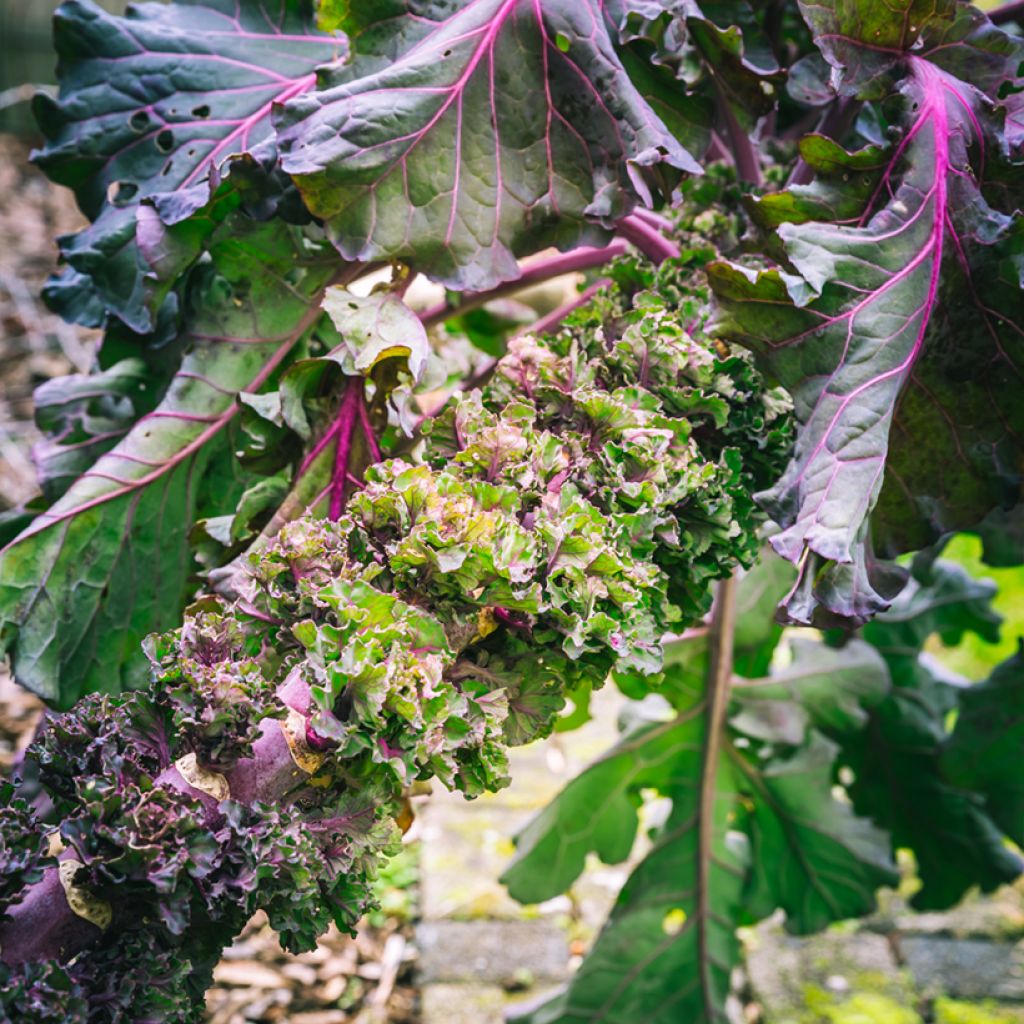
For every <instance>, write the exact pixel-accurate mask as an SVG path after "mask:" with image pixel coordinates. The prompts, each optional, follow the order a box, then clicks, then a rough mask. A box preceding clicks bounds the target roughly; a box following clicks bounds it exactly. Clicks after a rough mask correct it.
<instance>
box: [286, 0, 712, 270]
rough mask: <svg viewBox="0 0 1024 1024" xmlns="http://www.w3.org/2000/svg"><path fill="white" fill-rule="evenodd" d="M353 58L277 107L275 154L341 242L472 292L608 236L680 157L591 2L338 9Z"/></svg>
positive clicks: (692, 169)
mask: <svg viewBox="0 0 1024 1024" xmlns="http://www.w3.org/2000/svg"><path fill="white" fill-rule="evenodd" d="M332 17H333V20H332V22H331V23H332V24H340V25H341V26H342V27H343V28H344V29H345V31H346V32H348V33H349V36H350V39H351V45H352V49H353V54H354V56H353V59H352V61H351V62H350V63H349V64H347V65H345V66H343V67H338V68H335V69H326V70H324V71H323V72H322V73H321V77H320V80H319V82H318V86H317V90H316V91H315V92H313V93H310V94H308V95H305V96H298V97H296V98H295V99H293V100H291V101H290V102H289V103H287V104H286V105H285V107H284V110H283V113H282V116H281V117H280V119H279V123H278V133H279V137H280V144H281V149H282V154H283V158H282V166H283V168H284V170H285V171H286V172H287V173H288V174H289V175H291V177H292V178H293V179H294V181H295V182H296V184H297V185H298V187H299V190H300V191H301V193H302V196H303V198H304V199H305V202H306V205H307V206H308V207H309V209H310V210H311V211H312V212H313V213H314V214H315V215H316V216H318V217H321V218H323V219H324V220H325V222H326V224H327V228H328V231H329V232H330V234H331V237H332V238H333V240H334V242H335V244H336V245H337V246H338V248H339V249H340V251H341V252H342V254H343V255H345V257H346V258H348V259H353V260H375V259H382V258H385V259H401V260H405V261H408V262H410V263H412V264H414V265H415V267H416V269H418V270H421V271H424V272H427V273H430V274H431V275H432V276H434V277H437V278H438V279H439V280H441V281H443V282H445V283H446V284H448V285H450V286H452V287H456V288H460V289H473V290H479V289H483V288H487V287H490V286H492V285H494V284H497V283H498V282H499V281H502V280H507V279H510V278H512V277H515V276H516V275H517V274H518V267H517V264H516V257H517V256H520V255H523V254H525V253H527V252H529V251H533V250H536V249H541V248H544V247H545V246H549V245H557V246H559V247H560V248H562V249H565V248H569V247H570V246H573V245H577V244H580V243H583V242H599V241H604V240H605V239H607V237H608V233H607V229H608V228H610V227H611V226H612V225H613V224H614V222H615V221H616V220H617V219H619V218H620V217H623V216H625V215H626V214H628V213H629V212H630V210H631V209H632V208H633V207H634V206H635V205H636V204H637V203H643V204H646V205H650V204H651V203H652V202H654V201H655V198H656V197H657V196H663V197H669V196H671V194H672V192H673V189H674V187H675V185H676V183H677V182H678V180H679V176H680V173H681V172H688V173H697V172H699V170H700V168H699V166H698V165H697V163H696V161H695V160H694V159H693V157H692V156H691V155H690V154H689V153H688V152H687V151H686V150H685V149H683V147H682V146H681V145H680V144H679V142H677V141H676V139H675V138H674V137H673V136H672V134H671V132H670V131H669V130H668V129H667V128H666V126H665V124H664V122H663V121H662V120H661V118H660V117H658V115H657V114H656V113H655V112H654V110H653V109H652V108H651V107H650V106H649V105H648V103H647V102H646V101H645V100H644V98H643V96H642V95H641V94H640V92H639V91H638V90H637V88H636V87H635V86H634V85H633V83H632V82H631V80H630V78H629V75H628V74H627V73H626V71H625V69H624V68H623V66H622V63H621V61H620V58H619V56H618V54H617V52H616V48H615V42H616V37H617V32H616V29H615V26H614V25H612V24H610V23H609V21H608V19H607V16H606V14H605V12H604V9H603V4H601V3H599V2H597V0H544V2H543V3H539V2H533V0H472V2H469V3H463V4H459V5H456V6H455V7H454V8H453V6H452V5H451V4H450V3H446V2H440V0H436V2H434V0H432V2H427V3H422V4H418V5H417V7H416V11H415V13H414V12H412V11H409V10H408V9H406V8H405V7H404V6H402V5H396V4H395V3H393V2H391V0H367V2H366V3H361V4H359V5H358V6H355V5H342V12H341V13H340V14H336V15H332Z"/></svg>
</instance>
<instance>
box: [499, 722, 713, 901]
mask: <svg viewBox="0 0 1024 1024" xmlns="http://www.w3.org/2000/svg"><path fill="white" fill-rule="evenodd" d="M698 713H699V712H698ZM691 731H692V730H690V729H688V728H685V727H681V726H680V725H679V723H677V722H674V721H673V722H668V723H664V722H662V723H657V724H653V725H648V726H646V727H644V728H642V729H639V730H636V731H634V732H633V733H632V734H630V735H628V736H626V737H624V738H623V739H622V740H621V741H620V742H619V743H618V744H617V745H616V746H615V747H613V748H612V749H611V750H610V751H608V753H607V754H605V755H604V756H603V757H601V758H600V760H598V761H597V762H595V763H594V764H592V765H591V766H590V767H589V768H587V769H586V770H585V771H583V772H581V773H580V775H578V776H577V777H576V778H575V779H573V780H572V782H570V783H569V784H568V785H567V786H566V787H565V789H564V790H562V792H561V793H559V795H558V796H557V797H556V798H555V799H554V800H552V801H551V803H549V804H548V805H547V806H546V807H545V808H544V810H542V811H541V812H540V813H539V814H538V815H537V816H536V817H535V818H533V819H532V820H531V821H530V823H529V824H528V825H527V826H526V828H525V829H523V831H522V832H520V833H519V835H518V836H516V854H515V858H514V859H513V861H512V863H511V865H510V866H509V867H508V868H507V869H506V870H505V872H504V873H503V874H502V876H501V880H502V882H503V883H504V884H505V885H506V886H507V887H508V891H509V893H510V894H511V895H512V897H513V898H514V899H517V900H519V901H520V902H521V903H542V902H543V901H544V900H548V899H551V898H552V897H554V896H558V895H559V894H560V893H563V892H565V891H566V890H567V889H568V888H569V886H571V885H572V883H573V882H575V881H576V879H577V878H578V877H579V876H580V873H581V872H582V871H583V866H584V862H585V860H586V856H587V854H588V853H596V854H597V855H598V856H599V857H600V858H601V860H602V861H604V863H605V864H620V863H621V862H622V861H624V860H625V859H626V858H627V857H628V856H629V854H630V851H631V850H632V849H633V843H634V840H635V839H636V830H637V824H638V819H637V810H638V807H639V805H640V790H641V789H645V788H654V787H657V788H659V789H668V788H669V786H670V782H671V779H672V777H673V772H675V771H676V770H677V769H676V767H675V764H676V760H677V759H678V758H679V757H680V756H681V755H683V754H684V753H685V751H686V750H687V749H688V747H689V744H690V740H691V735H690V733H691Z"/></svg>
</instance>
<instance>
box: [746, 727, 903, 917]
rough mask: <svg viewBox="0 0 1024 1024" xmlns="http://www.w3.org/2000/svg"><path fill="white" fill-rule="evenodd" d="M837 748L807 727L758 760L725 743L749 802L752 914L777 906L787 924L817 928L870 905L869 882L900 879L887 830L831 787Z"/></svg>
mask: <svg viewBox="0 0 1024 1024" xmlns="http://www.w3.org/2000/svg"><path fill="white" fill-rule="evenodd" d="M837 749H838V748H837V746H836V745H835V744H834V743H831V742H830V741H828V740H826V739H824V738H823V737H821V736H820V735H817V734H812V736H811V739H810V742H809V743H808V745H807V746H805V747H804V748H802V749H801V750H798V751H797V752H796V753H795V754H793V755H792V756H791V757H777V758H773V759H772V760H770V761H769V762H768V763H767V764H760V763H758V762H757V761H755V760H754V759H752V758H748V757H746V756H745V752H744V751H740V750H737V749H736V748H735V747H733V748H730V751H731V754H732V759H733V763H734V764H735V765H736V770H737V775H738V777H739V778H740V779H741V784H742V786H743V788H744V789H745V790H746V792H747V793H748V795H749V797H750V800H751V803H752V805H753V810H752V811H751V814H750V821H751V840H752V845H751V865H752V867H751V878H750V885H749V888H748V892H747V900H748V901H749V902H747V904H746V911H747V913H748V914H749V915H750V916H751V918H753V919H755V920H757V919H760V918H762V917H767V916H768V915H769V914H771V913H772V912H773V911H774V910H775V909H776V907H781V908H782V909H783V910H784V911H785V912H786V929H787V930H788V931H790V932H794V933H797V934H806V933H808V932H814V931H819V930H820V929H822V928H824V927H825V926H826V925H828V924H831V923H832V922H833V921H841V920H843V919H844V918H848V917H861V916H863V915H864V914H868V913H870V912H871V911H872V910H873V909H874V907H875V890H876V889H878V888H879V886H882V885H890V886H894V885H896V884H897V883H898V882H899V874H898V873H897V871H896V865H895V863H894V862H893V860H892V857H891V854H890V851H889V838H888V836H887V835H886V834H885V833H884V832H882V831H880V830H879V829H877V828H875V827H874V826H873V825H872V824H871V823H870V822H869V821H867V820H865V819H864V818H858V817H856V816H855V815H854V813H853V811H852V810H851V809H850V807H849V805H848V804H845V803H840V802H839V801H838V800H836V799H835V798H834V797H833V795H832V773H833V770H834V764H835V760H836V752H837Z"/></svg>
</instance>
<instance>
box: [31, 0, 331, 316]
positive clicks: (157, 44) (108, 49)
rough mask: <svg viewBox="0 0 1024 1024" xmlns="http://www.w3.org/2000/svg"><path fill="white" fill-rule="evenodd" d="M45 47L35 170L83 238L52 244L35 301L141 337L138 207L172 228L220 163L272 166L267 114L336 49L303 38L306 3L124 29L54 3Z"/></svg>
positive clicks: (145, 292)
mask: <svg viewBox="0 0 1024 1024" xmlns="http://www.w3.org/2000/svg"><path fill="white" fill-rule="evenodd" d="M268 8H269V9H270V10H269V13H268ZM54 35H55V42H56V48H57V52H58V54H59V56H60V65H59V73H60V82H61V90H60V94H59V96H58V98H57V99H52V98H50V97H49V96H46V95H40V96H38V97H37V98H36V101H35V112H36V117H37V119H38V120H39V123H40V126H41V127H42V130H43V133H44V134H45V136H46V140H47V142H46V145H45V147H44V148H43V149H42V150H41V151H40V152H39V153H38V154H37V155H36V160H37V162H38V163H39V165H40V166H41V167H42V168H43V169H44V170H45V171H46V173H47V174H48V175H49V176H50V178H52V179H53V180H54V181H56V182H58V183H60V184H62V185H67V186H68V187H70V188H72V189H74V191H75V195H76V197H77V199H78V203H79V205H80V206H81V208H82V211H83V212H84V213H85V214H86V215H87V216H88V217H89V218H90V219H91V220H93V224H92V225H91V226H89V227H87V228H86V229H85V230H84V231H81V232H79V233H78V234H77V235H71V236H65V237H64V238H63V239H61V248H62V253H63V256H64V258H65V260H66V261H67V263H68V264H69V265H70V270H69V271H67V272H66V273H65V274H64V275H63V276H62V277H61V278H59V279H58V281H57V283H56V285H55V286H54V287H51V288H50V289H49V298H50V299H51V300H52V301H53V303H54V304H55V306H56V307H57V308H58V309H59V310H60V311H62V312H64V313H65V314H66V315H68V316H69V317H71V318H75V319H80V320H82V321H83V322H90V323H91V324H92V325H94V326H95V325H97V324H98V322H99V318H100V316H101V309H100V308H99V307H97V304H96V301H95V297H96V296H98V297H99V299H100V300H101V303H102V306H103V307H105V308H106V309H107V310H108V311H111V312H113V313H114V314H115V315H117V316H118V317H120V318H121V319H122V320H124V322H125V323H127V324H128V325H129V326H130V327H132V328H133V329H134V330H136V331H139V332H145V331H148V330H150V328H151V327H152V325H153V316H154V306H155V304H158V302H159V299H160V296H161V289H160V288H159V287H156V286H154V284H153V282H152V281H149V280H147V273H148V270H149V268H148V265H147V263H146V260H145V259H144V257H143V256H142V255H141V254H140V252H139V249H138V246H137V245H136V240H135V228H136V217H137V214H138V210H139V206H140V204H141V203H143V202H147V203H152V204H154V205H156V206H157V208H158V209H159V211H160V215H161V217H162V218H163V219H164V220H165V221H166V222H167V223H169V224H173V223H178V222H180V221H182V220H184V219H186V218H188V217H189V216H191V215H192V214H193V213H195V212H196V211H197V210H199V209H201V208H202V207H203V206H205V205H206V203H207V202H208V201H209V198H210V195H211V190H212V189H213V188H215V187H216V185H217V184H218V182H219V181H220V178H221V177H222V176H223V175H226V174H228V173H229V167H228V164H229V162H230V161H232V160H234V159H237V158H238V157H239V156H240V155H243V154H244V155H245V156H246V157H247V158H248V159H250V160H251V161H252V162H254V163H263V164H268V165H272V163H273V155H274V149H273V139H272V135H273V131H272V128H271V124H270V111H271V108H272V107H273V105H274V104H275V103H280V102H283V101H285V100H287V99H288V98H289V97H291V96H294V95H296V94H297V93H299V92H302V91H303V90H305V89H308V88H310V87H312V85H313V84H314V82H315V75H314V69H315V68H316V67H317V66H318V65H320V64H322V63H324V62H327V61H331V60H335V59H338V58H340V57H343V56H344V54H345V44H344V41H343V40H342V39H339V38H335V37H331V36H325V35H323V34H320V33H318V32H317V31H316V29H315V27H314V25H313V18H312V4H311V2H310V0H282V2H280V3H275V4H272V5H267V4H264V3H262V2H259V0H240V2H237V3H236V2H235V0H177V2H175V3H171V4H167V5H162V4H143V5H139V6H134V5H133V6H132V7H130V8H129V11H128V13H127V15H125V16H124V17H120V16H116V15H113V14H110V13H109V12H107V11H104V10H103V9H102V8H100V7H99V6H97V5H96V4H95V3H93V2H92V0H66V2H65V3H64V4H62V5H61V7H60V8H59V9H58V10H57V13H56V16H55V19H54Z"/></svg>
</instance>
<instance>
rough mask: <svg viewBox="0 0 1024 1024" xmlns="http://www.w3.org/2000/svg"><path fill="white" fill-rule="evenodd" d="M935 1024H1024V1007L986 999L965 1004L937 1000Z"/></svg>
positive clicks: (951, 1000) (956, 1001)
mask: <svg viewBox="0 0 1024 1024" xmlns="http://www.w3.org/2000/svg"><path fill="white" fill-rule="evenodd" d="M934 1019H935V1024H1024V1007H1022V1006H1007V1005H1006V1004H1005V1003H1003V1004H1000V1003H994V1002H992V1001H991V1000H989V999H986V1000H985V1001H984V1002H981V1003H965V1002H961V1001H960V1000H958V999H936V1000H935V1006H934Z"/></svg>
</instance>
